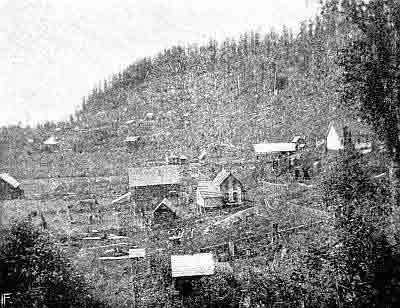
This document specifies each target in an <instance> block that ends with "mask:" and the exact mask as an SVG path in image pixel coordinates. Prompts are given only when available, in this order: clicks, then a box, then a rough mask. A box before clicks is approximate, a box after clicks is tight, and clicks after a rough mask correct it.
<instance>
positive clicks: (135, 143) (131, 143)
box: [125, 136, 144, 152]
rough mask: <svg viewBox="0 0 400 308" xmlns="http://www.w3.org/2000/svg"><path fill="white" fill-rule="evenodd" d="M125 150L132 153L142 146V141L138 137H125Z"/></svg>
mask: <svg viewBox="0 0 400 308" xmlns="http://www.w3.org/2000/svg"><path fill="white" fill-rule="evenodd" d="M125 144H126V150H127V151H128V152H133V151H136V150H138V149H139V148H140V147H141V146H143V144H144V141H143V139H142V138H141V137H140V136H127V137H126V138H125Z"/></svg>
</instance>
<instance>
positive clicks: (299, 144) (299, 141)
mask: <svg viewBox="0 0 400 308" xmlns="http://www.w3.org/2000/svg"><path fill="white" fill-rule="evenodd" d="M290 142H291V143H294V144H295V145H296V151H302V150H303V149H304V148H305V147H306V141H305V139H304V138H302V137H301V136H294V137H293V139H292V141H290Z"/></svg>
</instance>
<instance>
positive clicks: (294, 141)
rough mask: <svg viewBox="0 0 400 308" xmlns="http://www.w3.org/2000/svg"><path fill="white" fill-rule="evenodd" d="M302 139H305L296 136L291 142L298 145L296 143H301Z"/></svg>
mask: <svg viewBox="0 0 400 308" xmlns="http://www.w3.org/2000/svg"><path fill="white" fill-rule="evenodd" d="M300 139H303V138H301V136H294V137H293V139H292V141H290V142H292V143H296V142H299V140H300Z"/></svg>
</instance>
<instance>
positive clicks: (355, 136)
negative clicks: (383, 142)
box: [325, 122, 374, 154]
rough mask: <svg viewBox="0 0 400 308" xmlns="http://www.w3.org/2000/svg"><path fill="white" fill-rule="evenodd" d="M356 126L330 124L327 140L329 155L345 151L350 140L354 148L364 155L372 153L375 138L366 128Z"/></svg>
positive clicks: (326, 145)
mask: <svg viewBox="0 0 400 308" xmlns="http://www.w3.org/2000/svg"><path fill="white" fill-rule="evenodd" d="M352 126H355V125H340V124H336V123H333V122H332V123H330V125H329V128H328V132H327V134H326V138H325V147H326V148H325V150H326V152H327V153H330V152H336V151H339V150H343V149H344V147H345V142H346V140H348V141H349V142H350V143H351V144H352V146H353V147H354V148H355V149H356V150H358V151H360V152H361V153H363V154H367V153H370V152H371V151H372V150H373V148H374V138H373V136H372V134H371V133H369V132H368V131H367V130H366V129H365V128H360V127H352Z"/></svg>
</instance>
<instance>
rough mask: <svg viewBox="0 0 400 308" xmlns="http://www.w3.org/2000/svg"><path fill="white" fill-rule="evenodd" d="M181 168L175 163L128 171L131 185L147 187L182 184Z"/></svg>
mask: <svg viewBox="0 0 400 308" xmlns="http://www.w3.org/2000/svg"><path fill="white" fill-rule="evenodd" d="M180 170H181V169H180V167H179V166H175V165H163V166H156V167H141V168H130V169H129V171H128V173H129V186H130V187H145V186H156V185H176V184H181V181H182V179H181V174H180Z"/></svg>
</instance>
